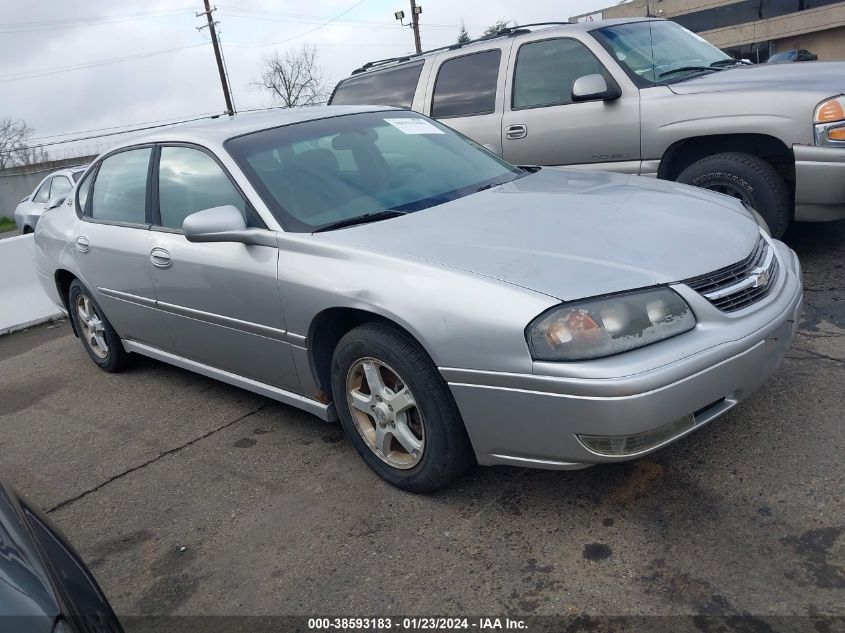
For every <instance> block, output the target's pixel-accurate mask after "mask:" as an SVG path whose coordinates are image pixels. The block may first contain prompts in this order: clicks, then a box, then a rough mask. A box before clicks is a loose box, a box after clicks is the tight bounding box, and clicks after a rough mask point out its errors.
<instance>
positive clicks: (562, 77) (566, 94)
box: [513, 37, 610, 108]
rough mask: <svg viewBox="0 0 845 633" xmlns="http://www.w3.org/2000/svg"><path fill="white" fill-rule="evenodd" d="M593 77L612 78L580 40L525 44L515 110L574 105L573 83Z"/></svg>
mask: <svg viewBox="0 0 845 633" xmlns="http://www.w3.org/2000/svg"><path fill="white" fill-rule="evenodd" d="M593 74H600V75H604V77H605V80H608V79H609V77H608V76H607V74H606V73H605V70H604V66H602V64H601V62H600V61H599V60H598V59H596V57H595V55H593V53H592V52H591V51H590V50H589V49H588V48H587V47H586V46H584V44H582V43H581V42H579V41H578V40H574V39H572V38H568V37H567V38H560V39H554V40H544V41H542V42H532V43H530V44H523V45H522V46H520V47H519V53H517V56H516V70H515V71H514V80H513V107H514V108H536V107H540V106H546V105H554V104H562V103H572V84H574V83H575V80H576V79H578V78H579V77H583V76H584V75H593ZM608 83H610V82H609V81H608Z"/></svg>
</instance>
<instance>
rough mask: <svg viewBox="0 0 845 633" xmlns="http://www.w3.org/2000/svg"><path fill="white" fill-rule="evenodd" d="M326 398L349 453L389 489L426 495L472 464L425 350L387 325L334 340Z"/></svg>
mask: <svg viewBox="0 0 845 633" xmlns="http://www.w3.org/2000/svg"><path fill="white" fill-rule="evenodd" d="M332 395H333V397H334V402H335V406H336V407H337V412H338V417H340V422H341V424H342V425H343V428H344V431H346V435H347V436H348V437H349V439H350V441H351V442H352V445H353V446H354V447H355V450H357V451H358V453H359V454H360V455H361V457H362V458H363V459H364V461H365V462H366V463H367V465H368V466H369V467H370V468H372V469H373V470H374V471H375V472H376V473H377V474H378V475H379V476H381V477H382V478H383V479H385V480H386V481H388V482H390V483H391V484H393V485H394V486H397V487H399V488H402V489H404V490H409V491H411V492H432V491H434V490H437V489H438V488H441V487H443V486H445V485H446V484H448V483H449V482H451V481H452V480H454V479H455V478H457V477H458V476H459V475H461V474H462V473H463V472H464V471H465V470H466V469H467V468H468V467H469V466H470V465H471V464H472V463H473V461H474V458H473V453H472V449H471V447H470V443H469V438H468V437H467V434H466V430H465V429H464V425H463V421H462V420H461V416H460V413H459V412H458V408H457V405H455V402H454V400H453V399H452V394H451V393H450V392H449V389H448V387H447V386H446V383H445V382H444V381H443V378H442V377H441V376H440V374H439V373H438V371H437V369H436V367H435V366H434V364H433V363H432V362H431V359H430V358H429V357H428V355H427V354H426V353H425V351H424V350H423V349H422V348H420V346H419V345H418V344H417V343H416V342H415V341H414V340H413V339H411V338H410V337H408V336H407V335H405V334H404V333H403V332H401V331H399V330H397V329H395V328H393V327H390V326H387V325H382V324H379V323H367V324H364V325H362V326H359V327H357V328H355V329H354V330H352V331H350V332H348V333H347V334H346V335H345V336H344V337H343V338H342V339H341V340H340V342H339V343H338V345H337V348H336V349H335V352H334V356H333V358H332Z"/></svg>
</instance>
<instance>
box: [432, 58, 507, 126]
mask: <svg viewBox="0 0 845 633" xmlns="http://www.w3.org/2000/svg"><path fill="white" fill-rule="evenodd" d="M501 58H502V51H500V50H499V49H498V48H497V49H495V50H492V51H484V52H482V53H473V54H472V55H464V56H463V57H456V58H454V59H449V60H447V61H445V62H443V65H442V66H440V71H439V72H438V73H437V81H436V82H435V83H434V96H433V97H432V101H431V116H433V117H435V118H442V117H453V116H471V115H478V114H490V113H491V112H493V111H494V110H495V109H496V85H497V84H498V82H499V60H501Z"/></svg>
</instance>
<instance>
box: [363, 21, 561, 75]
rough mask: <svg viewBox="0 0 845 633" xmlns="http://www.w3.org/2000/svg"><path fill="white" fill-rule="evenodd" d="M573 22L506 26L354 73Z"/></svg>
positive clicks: (380, 60)
mask: <svg viewBox="0 0 845 633" xmlns="http://www.w3.org/2000/svg"><path fill="white" fill-rule="evenodd" d="M571 24H573V23H572V22H533V23H531V24H518V25H515V26H506V27H505V28H503V29H499V30H498V31H496V32H495V33H491V34H490V35H483V36H481V37H477V38H476V39H474V40H470V41H468V42H463V43H455V44H448V45H447V46H440V47H438V48H431V49H429V50H427V51H422V52H421V53H413V54H411V55H400V56H399V57H388V58H386V59H377V60H375V61H372V62H367V63H366V64H364V65H363V66H361V67H360V68H356V69H355V70H353V71H352V74H353V75H358V74H360V73H363V72H365V71H367V70H370V69H372V68H376V67H378V66H384V65H386V64H392V63H402V62H407V61H411V60H412V59H415V58H417V57H422V56H424V55H429V54H431V53H436V52H438V51H454V50H457V49H459V48H463V47H464V46H469V45H470V44H476V43H478V42H487V41H489V40H493V39H496V38H499V37H505V36H509V37H512V36H514V35H520V34H522V33H529V32H530V31H528V30H527V29H528V28H529V27H533V26H569V25H571Z"/></svg>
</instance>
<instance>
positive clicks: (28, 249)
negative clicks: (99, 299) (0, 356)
mask: <svg viewBox="0 0 845 633" xmlns="http://www.w3.org/2000/svg"><path fill="white" fill-rule="evenodd" d="M34 245H35V243H34V241H33V239H32V235H19V236H17V237H10V238H7V239H5V240H0V270H2V271H4V272H3V274H2V275H0V335H2V334H7V333H8V332H14V331H16V330H22V329H25V328H27V327H30V326H32V325H35V324H37V323H43V322H44V321H49V320H51V319H55V318H57V317H59V316H61V315H62V311H61V310H60V309H59V306H57V305H55V304H54V303H53V302H52V301H50V299H49V298H48V297H47V295H46V294H45V293H44V289H43V288H42V287H41V284H40V283H39V281H38V273H36V272H35V248H34Z"/></svg>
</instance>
